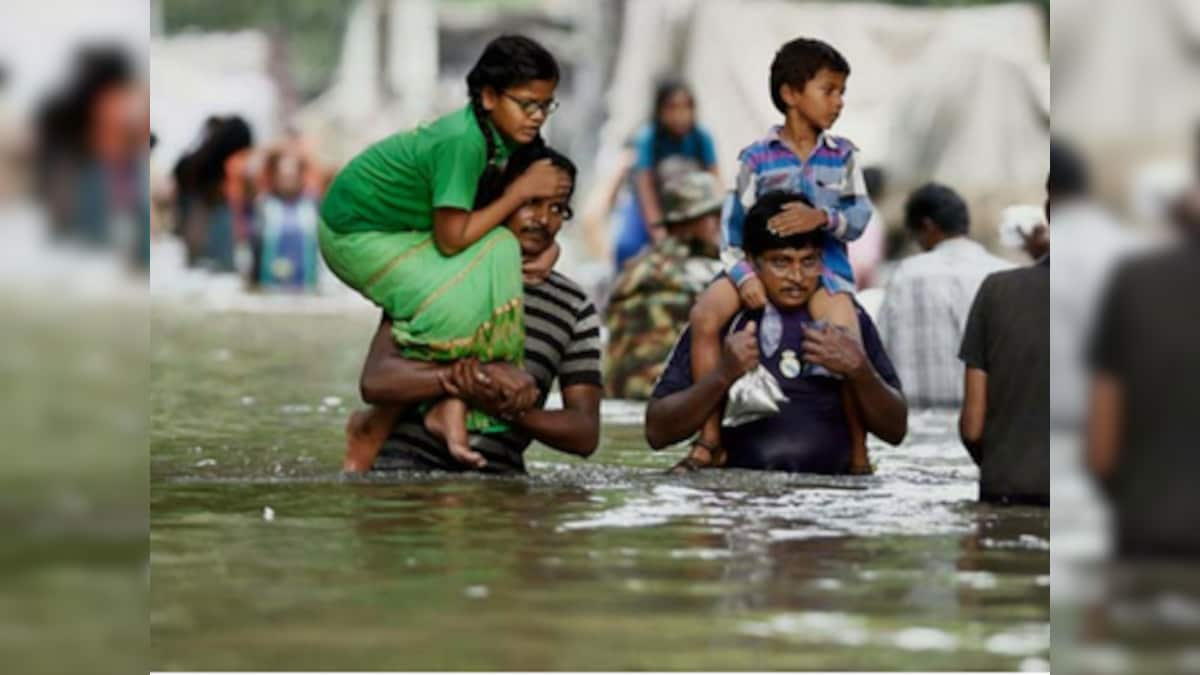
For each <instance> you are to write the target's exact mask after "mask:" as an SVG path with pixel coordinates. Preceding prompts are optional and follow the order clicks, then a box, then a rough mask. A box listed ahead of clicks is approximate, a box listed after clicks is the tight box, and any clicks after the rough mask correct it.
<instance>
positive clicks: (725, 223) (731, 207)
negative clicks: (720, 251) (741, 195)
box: [721, 192, 746, 248]
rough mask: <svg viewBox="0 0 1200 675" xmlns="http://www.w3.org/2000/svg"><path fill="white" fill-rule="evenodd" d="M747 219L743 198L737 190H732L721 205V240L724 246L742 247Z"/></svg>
mask: <svg viewBox="0 0 1200 675" xmlns="http://www.w3.org/2000/svg"><path fill="white" fill-rule="evenodd" d="M745 220H746V210H745V208H744V207H743V206H742V200H740V199H738V195H737V193H735V192H730V193H729V194H728V195H726V197H725V203H724V204H722V205H721V241H722V246H724V247H726V248H728V247H731V246H732V247H734V248H741V247H742V224H743V222H744V221H745Z"/></svg>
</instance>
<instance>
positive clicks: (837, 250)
mask: <svg viewBox="0 0 1200 675" xmlns="http://www.w3.org/2000/svg"><path fill="white" fill-rule="evenodd" d="M781 129H782V127H779V126H775V127H772V128H771V131H770V132H769V133H768V134H767V135H766V137H764V138H762V139H760V140H757V141H755V142H754V143H751V144H750V145H749V146H747V147H746V148H745V149H743V150H742V151H741V153H740V154H739V155H738V162H739V163H740V169H739V171H738V176H737V183H736V185H735V187H734V191H733V193H732V194H730V195H729V197H728V198H727V199H726V201H725V206H724V208H723V209H722V212H721V231H722V234H723V236H724V245H725V248H724V250H723V251H722V253H721V260H722V262H723V263H724V265H725V269H726V271H727V272H728V274H729V277H730V278H731V279H733V281H734V283H736V284H738V285H739V286H740V285H741V284H742V282H743V281H745V280H746V279H747V278H749V277H751V276H753V275H754V270H753V268H752V267H751V266H750V264H749V262H747V261H746V259H745V253H744V252H743V251H742V225H743V222H744V220H745V218H746V212H747V211H748V210H749V209H750V207H752V206H753V205H754V202H755V201H756V200H757V199H758V198H759V197H761V196H762V195H764V194H766V193H768V192H772V191H776V190H782V191H785V192H798V193H800V194H803V195H805V196H806V197H808V198H809V200H811V201H812V203H813V206H815V207H817V208H819V209H821V210H823V211H825V213H826V215H827V216H828V218H829V222H828V223H827V224H826V225H825V231H826V232H827V233H828V234H829V236H828V237H826V238H825V239H826V242H825V246H824V250H823V251H822V253H821V260H822V262H823V263H824V266H825V272H824V277H825V280H826V287H827V288H829V290H831V291H849V292H853V291H854V290H855V288H854V272H853V270H852V269H851V267H850V257H849V255H848V254H847V252H846V242H849V241H854V240H855V239H858V238H859V237H860V236H862V233H863V230H865V229H866V227H867V222H868V221H869V220H870V219H871V213H872V210H873V209H872V206H871V199H870V196H869V195H868V194H867V187H866V181H864V180H863V175H862V169H861V167H859V166H858V162H857V148H856V147H855V146H854V144H853V143H851V142H850V141H849V140H847V139H845V138H842V137H840V136H834V135H833V134H830V133H828V132H822V133H821V135H820V136H818V137H817V144H816V145H815V146H813V150H812V152H811V153H810V154H809V156H808V158H807V160H805V161H801V160H800V158H799V157H797V156H796V153H794V152H792V151H791V149H790V148H788V147H787V145H786V144H784V142H783V140H782V139H781V138H780V136H779V132H780V130H781Z"/></svg>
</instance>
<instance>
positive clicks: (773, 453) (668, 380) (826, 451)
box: [652, 307, 901, 474]
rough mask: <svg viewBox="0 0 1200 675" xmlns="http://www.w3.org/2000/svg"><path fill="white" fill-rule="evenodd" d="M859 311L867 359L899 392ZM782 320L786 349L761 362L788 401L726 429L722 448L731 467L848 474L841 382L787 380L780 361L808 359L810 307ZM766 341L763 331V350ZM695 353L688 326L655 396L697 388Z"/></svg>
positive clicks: (751, 316) (757, 315)
mask: <svg viewBox="0 0 1200 675" xmlns="http://www.w3.org/2000/svg"><path fill="white" fill-rule="evenodd" d="M857 309H858V326H859V330H860V331H861V333H862V336H863V347H864V350H865V351H866V353H867V357H868V358H869V359H870V360H871V363H872V364H873V365H874V366H875V370H876V371H877V372H878V373H879V375H880V376H881V377H882V378H883V380H884V381H885V382H887V383H888V384H889V385H891V386H893V387H895V388H896V389H900V388H901V387H900V379H899V378H898V377H897V376H896V369H895V368H894V367H893V366H892V361H891V359H889V358H888V355H887V352H886V351H884V348H883V344H882V342H880V340H879V333H878V332H876V330H875V324H874V323H873V322H872V321H871V318H870V317H869V316H867V314H866V312H864V311H863V310H862V308H861V307H858V308H857ZM782 317H783V338H782V341H781V345H780V347H779V349H778V350H777V351H776V352H775V353H774V354H773V355H771V356H770V357H764V358H763V361H762V362H763V364H764V365H765V366H766V368H767V370H769V371H770V372H771V374H772V375H774V376H775V379H777V380H778V381H779V385H780V387H781V388H782V389H783V393H784V394H786V395H787V397H788V401H787V402H786V403H784V404H782V406H781V407H780V411H779V414H777V415H772V416H770V417H766V418H763V419H760V420H756V421H754V422H748V423H746V424H743V425H741V426H737V427H723V428H722V429H721V441H722V445H724V446H725V448H726V450H728V452H729V460H728V463H727V466H729V467H731V468H742V469H758V470H764V471H790V472H793V473H823V474H836V473H845V472H846V471H847V469H848V468H849V465H850V432H849V427H848V426H847V423H846V413H845V410H844V409H843V408H842V397H841V384H842V381H841V380H837V379H833V378H829V377H820V376H812V375H807V374H805V375H800V376H796V377H784V375H783V371H781V369H780V365H781V361H783V359H784V355H785V354H786V353H787V351H788V350H790V351H791V352H792V353H793V354H794V357H795V358H796V359H802V358H803V349H802V343H803V337H804V333H803V329H804V326H805V325H807V324H808V323H809V322H810V321H811V319H810V317H809V314H808V310H806V309H800V310H797V311H795V312H788V313H782ZM761 318H762V311H761V310H759V311H756V312H747V313H743V314H742V315H741V316H739V317H737V318H736V319H735V320H736V321H737V329H738V330H740V329H741V327H742V326H743V325H744V324H745V323H746V322H748V321H751V320H754V321H760V320H761ZM760 325H761V324H760ZM726 330H728V326H726ZM761 340H762V333H761V331H760V332H759V341H760V344H759V346H760V348H761V346H762V345H761ZM691 352H692V333H691V329H690V328H689V329H687V330H685V331H684V332H683V335H681V336H680V337H679V340H678V341H677V342H676V343H675V348H674V349H673V350H672V352H671V356H670V357H669V360H668V363H667V367H666V369H665V370H664V371H663V374H662V376H661V377H660V378H659V380H658V384H656V385H655V387H654V393H653V394H652V398H655V399H658V398H662V397H664V396H669V395H671V394H674V393H676V392H679V391H683V390H685V389H687V388H689V387H691V386H692V359H691Z"/></svg>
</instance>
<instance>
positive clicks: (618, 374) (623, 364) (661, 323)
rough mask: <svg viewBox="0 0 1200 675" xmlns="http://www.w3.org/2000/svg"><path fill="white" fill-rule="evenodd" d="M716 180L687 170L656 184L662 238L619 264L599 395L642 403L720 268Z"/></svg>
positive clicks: (610, 306) (609, 315)
mask: <svg viewBox="0 0 1200 675" xmlns="http://www.w3.org/2000/svg"><path fill="white" fill-rule="evenodd" d="M723 199H724V195H723V194H722V191H721V186H720V184H719V183H718V181H717V179H716V177H714V176H713V175H712V174H710V173H706V172H699V171H697V172H691V173H687V174H684V175H681V176H678V177H676V178H675V179H673V180H672V181H670V182H668V183H667V184H666V185H664V186H663V194H662V203H663V224H664V226H665V227H666V229H667V236H666V237H664V238H663V239H662V240H661V241H659V242H658V243H657V244H654V245H652V246H650V247H649V248H648V249H646V250H645V251H644V252H642V253H641V254H640V255H638V256H637V257H635V258H633V259H632V260H630V261H629V262H627V263H626V264H625V268H624V269H623V270H622V272H621V274H620V276H618V277H617V280H616V282H615V283H614V285H613V291H612V296H611V297H610V299H609V304H608V312H607V317H606V320H605V323H606V324H607V326H608V334H609V338H608V351H607V354H606V359H605V374H604V383H605V396H607V397H610V398H624V399H634V400H648V399H649V398H650V393H651V392H652V391H653V390H654V383H655V382H656V381H657V380H658V376H659V374H660V373H661V372H662V369H663V367H664V364H665V363H666V361H667V356H668V354H670V352H671V348H672V346H673V345H674V344H675V340H676V338H678V337H679V333H680V332H681V331H682V330H683V327H684V326H685V325H686V324H687V321H688V312H690V311H691V309H692V305H693V304H695V302H696V297H697V296H699V295H700V293H701V292H702V291H703V290H704V288H705V287H706V286H707V285H708V283H709V282H710V281H712V280H713V278H714V277H715V276H716V275H717V274H718V273H719V272H720V271H721V261H720V258H719V253H720V248H719V246H720V212H721V204H722V201H723Z"/></svg>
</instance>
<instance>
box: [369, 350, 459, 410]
mask: <svg viewBox="0 0 1200 675" xmlns="http://www.w3.org/2000/svg"><path fill="white" fill-rule="evenodd" d="M449 368H450V367H449V366H448V365H447V364H444V363H429V362H425V361H411V360H408V359H402V358H400V357H392V356H389V357H385V358H383V359H380V360H379V361H377V362H376V363H375V364H373V367H372V368H370V369H369V370H367V371H366V372H364V373H363V377H362V381H361V382H360V383H359V389H360V393H361V394H362V399H363V401H364V402H366V403H370V404H371V405H383V406H397V407H399V406H408V405H412V404H414V403H419V402H421V401H431V400H434V399H438V398H441V397H442V396H445V395H446V391H445V389H443V387H442V380H441V376H442V375H443V374H444V373H447V372H448V371H449Z"/></svg>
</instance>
